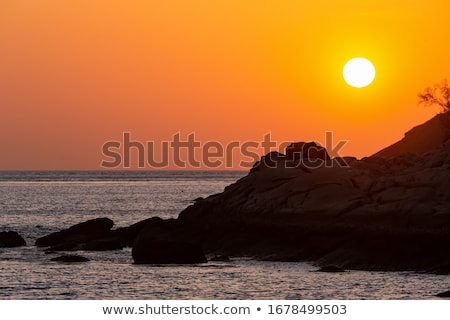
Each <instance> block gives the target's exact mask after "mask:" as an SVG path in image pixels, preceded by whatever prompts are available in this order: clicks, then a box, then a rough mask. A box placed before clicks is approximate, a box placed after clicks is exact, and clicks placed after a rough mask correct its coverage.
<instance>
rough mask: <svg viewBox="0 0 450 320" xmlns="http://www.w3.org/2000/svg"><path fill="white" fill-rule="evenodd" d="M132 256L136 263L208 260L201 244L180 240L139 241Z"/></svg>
mask: <svg viewBox="0 0 450 320" xmlns="http://www.w3.org/2000/svg"><path fill="white" fill-rule="evenodd" d="M132 256H133V260H134V263H136V264H194V263H204V262H207V260H206V257H205V255H204V254H203V251H202V249H201V247H200V246H198V245H196V244H193V243H190V242H178V241H156V240H150V241H142V240H140V241H137V243H136V245H135V246H133V251H132Z"/></svg>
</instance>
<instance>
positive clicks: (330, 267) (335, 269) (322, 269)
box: [316, 266, 345, 273]
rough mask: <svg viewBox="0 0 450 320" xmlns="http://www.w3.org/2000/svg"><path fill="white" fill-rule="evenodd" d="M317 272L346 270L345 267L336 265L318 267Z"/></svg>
mask: <svg viewBox="0 0 450 320" xmlns="http://www.w3.org/2000/svg"><path fill="white" fill-rule="evenodd" d="M316 272H331V273H333V272H345V269H342V268H339V267H336V266H325V267H322V268H320V269H318V270H317V271H316Z"/></svg>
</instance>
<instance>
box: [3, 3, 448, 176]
mask: <svg viewBox="0 0 450 320" xmlns="http://www.w3.org/2000/svg"><path fill="white" fill-rule="evenodd" d="M449 12H450V3H449V2H448V1H433V0H430V1H420V2H419V1H406V0H400V1H392V0H389V1H385V0H377V1H360V0H351V1H350V0H343V1H324V0H317V1H298V0H295V1H293V0H292V1H287V0H286V1H264V0H254V1H242V0H227V1H222V0H218V1H210V0H203V1H201V0H191V1H174V0H164V1H163V0H161V1H160V0H154V1H146V0H140V1H136V0H135V1H117V0H104V1H93V0H76V1H75V0H73V1H61V0H52V1H49V0H40V1H35V0H1V1H0V148H1V157H0V169H1V170H11V169H58V170H61V169H98V168H99V164H100V161H101V160H102V159H104V156H103V155H102V153H101V146H102V144H103V143H105V142H106V141H109V140H121V137H122V133H123V132H130V133H131V135H132V138H133V139H136V140H140V141H148V140H154V141H157V142H158V141H161V140H169V139H171V137H172V135H173V134H175V133H177V132H180V134H181V136H187V135H188V134H189V133H192V132H195V134H196V137H197V139H199V140H201V141H203V142H206V141H209V140H217V141H220V142H222V143H224V144H225V143H227V142H228V141H232V140H240V141H247V140H254V141H261V140H262V138H263V136H264V134H266V133H268V132H271V134H272V138H273V139H276V140H277V141H309V140H316V141H318V142H321V143H324V136H325V131H333V132H334V137H335V139H336V140H341V139H345V140H349V143H348V144H347V145H346V146H345V149H344V150H343V155H344V154H345V155H354V156H357V157H363V156H367V155H370V154H372V153H374V152H376V151H378V150H379V149H381V148H383V147H385V146H387V145H389V144H391V143H393V142H395V141H397V140H399V139H401V138H402V136H403V134H404V132H405V131H407V130H409V129H410V128H411V127H412V126H415V125H418V124H420V123H422V122H424V121H426V120H428V119H429V118H431V117H432V116H433V115H434V114H436V113H437V112H438V111H439V110H438V108H424V107H422V106H418V105H417V93H418V92H419V91H421V90H422V89H423V88H424V87H426V86H428V85H432V84H434V83H437V82H440V81H441V80H442V79H444V78H447V77H449V75H450V45H449V44H448V32H449V30H450V20H449V19H448V13H449ZM356 56H362V57H365V58H368V59H370V60H371V61H372V62H373V63H374V65H375V67H376V70H377V76H376V78H375V81H374V82H373V84H372V85H370V86H369V87H366V88H362V89H356V88H352V87H350V86H348V85H347V84H345V82H344V80H343V78H342V67H343V65H344V64H345V62H346V61H347V60H349V59H350V58H352V57H356Z"/></svg>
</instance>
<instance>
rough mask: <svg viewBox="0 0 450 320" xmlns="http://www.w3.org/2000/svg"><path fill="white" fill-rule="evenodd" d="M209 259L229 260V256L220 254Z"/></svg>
mask: <svg viewBox="0 0 450 320" xmlns="http://www.w3.org/2000/svg"><path fill="white" fill-rule="evenodd" d="M209 261H230V257H229V256H225V255H221V256H214V257H212V258H211V259H209Z"/></svg>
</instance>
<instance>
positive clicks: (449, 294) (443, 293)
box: [436, 290, 450, 298]
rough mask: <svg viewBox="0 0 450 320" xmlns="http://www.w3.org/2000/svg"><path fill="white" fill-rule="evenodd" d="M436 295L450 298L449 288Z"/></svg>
mask: <svg viewBox="0 0 450 320" xmlns="http://www.w3.org/2000/svg"><path fill="white" fill-rule="evenodd" d="M436 297H440V298H450V290H449V291H445V292H441V293H438V294H437V295H436Z"/></svg>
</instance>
